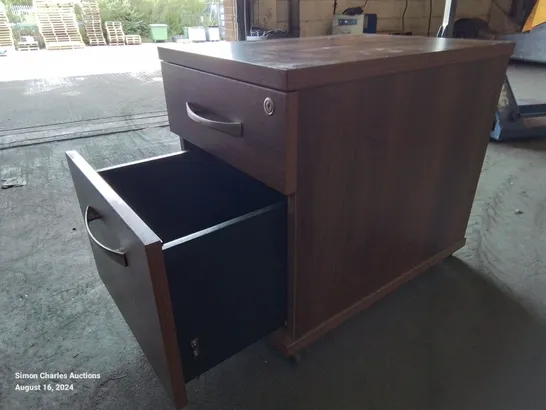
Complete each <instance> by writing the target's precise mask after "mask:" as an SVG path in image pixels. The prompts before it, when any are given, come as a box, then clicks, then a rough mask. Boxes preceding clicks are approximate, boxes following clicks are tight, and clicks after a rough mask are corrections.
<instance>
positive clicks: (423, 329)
mask: <svg viewBox="0 0 546 410" xmlns="http://www.w3.org/2000/svg"><path fill="white" fill-rule="evenodd" d="M545 344H546V330H545V329H544V327H543V326H542V325H540V324H539V323H538V322H535V321H534V320H533V318H532V317H531V316H530V315H529V314H528V313H527V311H526V310H525V309H524V308H523V307H522V306H521V305H520V304H519V303H518V302H517V301H515V300H513V299H512V298H511V296H510V295H509V294H508V293H506V292H505V291H504V290H501V289H500V288H499V287H498V285H496V284H495V283H493V282H492V281H490V280H488V279H486V278H484V277H483V276H482V275H481V274H480V273H479V272H476V271H475V270H473V269H472V268H471V267H470V266H468V265H466V264H465V263H463V262H462V261H460V260H458V259H457V258H450V259H449V260H448V261H446V262H444V263H443V264H442V265H440V266H438V267H436V268H434V269H433V270H431V271H430V272H429V273H427V274H425V275H424V276H423V277H421V278H419V279H417V280H416V281H414V282H413V283H410V284H409V285H407V286H405V287H404V288H402V289H401V290H400V291H399V292H396V293H395V294H393V295H392V296H390V297H388V298H387V299H385V300H384V301H382V302H380V303H379V304H377V305H375V306H374V307H372V308H371V309H369V310H368V311H366V312H364V313H363V314H361V315H359V316H357V317H356V318H354V319H353V320H351V321H349V322H348V323H346V324H345V325H343V326H342V327H340V328H338V329H337V330H336V331H334V332H332V333H330V334H329V335H327V336H326V337H325V338H323V339H322V340H320V341H318V342H317V343H316V344H315V345H313V346H311V347H310V348H308V349H307V351H305V353H304V355H303V360H302V362H301V363H300V364H299V365H297V366H295V365H293V364H291V363H289V362H288V361H286V360H285V359H283V358H282V357H280V355H279V354H277V353H276V352H275V351H273V350H271V349H270V348H269V347H268V346H267V343H265V342H261V343H258V344H256V345H254V346H251V347H250V348H248V349H246V350H245V351H244V352H242V353H241V354H239V355H237V356H236V357H233V358H232V359H230V360H228V361H226V362H225V363H223V364H222V365H220V366H219V367H217V368H216V369H213V370H212V371H211V372H209V373H207V374H205V375H204V376H202V377H201V378H200V379H198V380H196V381H194V382H192V383H190V384H189V385H188V390H189V399H190V403H191V404H190V405H189V406H188V410H197V409H199V410H205V409H207V410H208V409H210V410H220V409H226V410H228V409H229V410H233V409H260V410H270V409H271V410H272V409H275V410H292V409H294V410H295V409H305V410H308V409H309V410H311V409H316V410H319V409H324V410H326V409H328V410H345V409H347V410H349V409H350V410H353V409H354V410H360V409H367V410H375V409H377V410H391V409H404V410H410V409H420V410H424V409H430V410H439V409H454V410H460V409H480V410H486V409H492V410H493V409H494V410H498V409H500V408H503V409H529V410H532V409H537V410H539V409H542V408H543V407H544V403H546V389H544V387H543V386H544V380H546V355H545V354H542V353H537V352H543V351H544V348H543V346H544V345H545ZM137 373H138V372H135V374H137ZM126 382H127V383H130V382H131V381H130V380H127V381H126ZM122 390H125V389H122ZM115 395H116V392H115V390H110V391H109V395H108V396H104V395H101V400H100V402H99V401H94V403H93V406H92V408H94V409H109V408H112V405H114V404H116V405H119V404H120V402H123V400H122V399H121V398H119V397H115ZM133 399H134V402H132V403H128V402H125V403H126V405H127V407H124V408H127V409H129V408H135V407H132V406H135V405H136V406H138V408H141V409H145V408H156V407H155V406H156V405H157V402H155V403H154V402H151V401H148V400H147V395H146V394H145V392H141V393H140V394H137V395H136V396H135V397H134V398H133ZM150 399H151V397H150ZM155 400H157V398H155V399H154V401H155ZM163 405H167V404H165V402H163ZM167 408H168V407H167Z"/></svg>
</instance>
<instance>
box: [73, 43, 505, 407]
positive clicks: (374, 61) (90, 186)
mask: <svg viewBox="0 0 546 410" xmlns="http://www.w3.org/2000/svg"><path fill="white" fill-rule="evenodd" d="M512 49H513V45H512V44H511V43H504V42H484V41H470V40H447V39H436V38H419V37H395V36H375V35H369V36H339V37H316V38H305V39H287V40H272V41H259V42H240V43H211V44H199V45H184V46H180V45H175V46H167V45H166V46H163V47H160V48H159V57H160V59H161V60H162V63H161V64H162V73H163V82H164V88H165V96H166V101H167V108H168V113H169V122H170V127H171V130H172V131H173V132H174V133H176V134H178V135H179V136H180V138H181V142H182V144H183V151H181V152H179V153H176V154H173V155H167V156H163V157H158V158H151V159H148V160H143V161H139V162H135V163H131V164H123V165H120V166H117V167H112V168H108V169H104V170H99V171H95V170H94V169H93V168H92V167H91V166H90V165H89V164H87V163H86V162H85V160H84V159H83V158H82V157H81V156H80V155H78V153H76V152H68V153H67V157H68V162H69V166H70V170H71V173H72V177H73V180H74V185H75V188H76V192H77V195H78V199H79V202H80V205H81V211H82V215H83V216H84V221H85V224H86V227H87V229H88V234H89V237H90V241H91V244H92V249H93V253H94V257H95V260H96V264H97V268H98V271H99V274H100V276H101V278H102V280H103V282H104V283H105V285H106V287H107V288H108V291H109V292H110V294H111V295H112V298H113V299H114V301H115V302H116V304H117V306H118V307H119V309H120V311H121V312H122V314H123V316H124V318H125V320H126V321H127V323H128V325H129V326H130V328H131V330H132V332H133V333H134V335H135V337H136V339H137V341H138V342H139V344H140V346H141V347H142V350H143V351H144V353H145V354H146V356H147V357H148V359H149V361H150V363H151V365H152V366H153V368H154V370H155V372H156V373H157V375H158V378H159V379H160V381H161V382H162V384H163V385H164V386H165V388H166V389H167V391H168V393H169V394H170V395H171V397H172V399H173V401H174V403H175V404H176V405H177V406H178V407H183V406H184V405H185V404H186V391H185V383H187V382H188V381H190V380H191V379H193V378H195V377H197V376H198V375H200V374H202V373H203V372H205V371H207V370H209V369H210V368H212V367H214V366H215V365H217V364H218V363H220V362H221V361H223V360H225V359H226V358H228V357H230V356H232V355H233V354H235V353H237V352H239V351H240V350H242V349H243V348H244V347H245V346H248V345H249V344H251V343H253V342H255V341H257V340H259V339H261V338H263V337H264V336H266V335H269V334H271V335H272V336H271V337H272V339H273V340H274V341H275V343H276V345H277V346H278V347H279V348H280V349H281V350H282V351H283V352H284V353H285V354H286V355H293V354H296V353H297V352H298V351H299V350H300V349H302V348H303V347H305V346H306V345H308V344H309V343H311V342H313V341H314V340H316V339H317V338H319V337H320V336H321V335H323V334H325V333H326V332H328V331H330V330H331V329H333V328H334V327H336V326H337V325H339V324H340V323H342V322H343V321H344V320H346V319H348V318H349V317H351V316H352V315H354V314H355V313H357V312H359V311H361V310H362V309H364V308H365V307H367V306H369V305H370V304H371V303H373V302H374V301H376V300H378V299H379V298H381V297H383V296H385V295H386V294H388V293H389V292H391V291H393V290H394V289H396V288H397V287H398V286H400V285H401V284H403V283H405V282H406V281H408V280H410V279H411V278H413V277H415V276H416V275H418V274H419V273H422V272H424V271H425V270H426V269H428V268H429V267H431V266H432V265H434V264H435V263H438V262H440V261H441V260H442V259H444V258H446V257H447V256H449V255H451V254H452V253H453V252H454V251H456V250H457V249H459V248H460V247H462V246H463V245H464V242H465V240H464V233H465V229H466V225H467V222H468V217H469V214H470V208H471V205H472V201H473V198H474V194H475V190H476V186H477V182H478V178H479V174H480V169H481V165H482V162H483V159H484V155H485V150H486V146H487V142H488V135H489V130H490V127H491V124H492V121H493V116H494V111H495V106H496V103H497V100H498V97H499V93H500V89H501V85H502V82H503V78H504V74H505V71H506V67H507V64H508V60H509V56H510V55H511V52H512Z"/></svg>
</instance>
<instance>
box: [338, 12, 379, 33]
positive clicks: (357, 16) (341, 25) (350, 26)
mask: <svg viewBox="0 0 546 410" xmlns="http://www.w3.org/2000/svg"><path fill="white" fill-rule="evenodd" d="M355 9H356V11H354V10H355ZM359 11H360V13H359ZM376 31H377V14H364V11H363V10H362V9H361V8H360V7H357V8H350V9H347V10H345V11H344V12H343V14H336V15H334V18H333V22H332V34H362V33H375V32H376Z"/></svg>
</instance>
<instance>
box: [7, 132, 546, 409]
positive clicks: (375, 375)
mask: <svg viewBox="0 0 546 410" xmlns="http://www.w3.org/2000/svg"><path fill="white" fill-rule="evenodd" d="M69 149H76V150H78V151H79V152H80V153H81V154H82V155H83V156H84V157H85V158H86V159H87V160H88V161H89V162H90V163H91V164H92V165H93V166H95V167H103V166H108V165H114V164H119V163H123V162H127V161H132V160H136V159H141V158H146V157H150V156H154V155H160V154H164V153H168V152H173V151H176V150H178V149H179V145H178V139H177V138H176V137H175V136H173V135H172V134H170V133H169V132H168V131H167V129H166V128H151V129H147V130H143V131H132V132H127V133H121V134H116V135H107V136H99V137H94V138H86V139H76V140H67V141H61V142H53V143H47V144H39V145H31V146H25V147H13V148H10V149H0V174H1V175H0V177H1V178H6V177H10V176H22V177H24V178H25V179H26V180H27V185H26V186H24V187H19V188H12V189H7V190H0V271H1V275H0V312H2V313H3V314H2V315H0V329H1V330H2V331H0V409H7V410H18V409H70V410H73V409H86V410H88V409H91V410H99V409H101V410H110V409H121V410H124V409H127V410H135V409H143V410H146V409H153V410H156V409H158V410H161V409H165V410H168V409H172V406H171V405H170V403H169V401H168V400H167V397H166V395H165V393H164V391H163V389H162V387H161V386H160V385H159V382H158V381H157V379H156V377H155V375H154V373H153V371H152V370H151V368H150V366H149V364H148V362H147V361H146V359H145V357H144V356H143V354H142V352H141V351H140V349H139V347H138V345H137V344H136V342H135V340H134V339H133V337H132V335H131V333H130V331H129V329H128V327H127V325H126V324H125V322H124V321H123V319H122V317H121V315H120V313H119V312H118V310H117V308H116V307H115V305H114V303H113V301H112V300H111V298H110V297H109V295H108V293H107V291H106V290H105V288H104V286H103V285H102V284H101V282H100V279H99V277H98V275H97V273H96V269H95V266H94V262H93V259H92V256H91V252H90V248H89V242H88V239H87V237H86V235H85V232H84V228H83V223H82V220H81V215H80V213H79V209H78V205H77V199H76V196H75V193H74V190H73V187H72V182H71V179H70V175H69V172H68V169H67V165H66V161H65V158H64V152H65V151H66V150H69ZM545 204H546V141H532V142H520V143H517V144H506V143H502V144H501V143H491V144H490V146H489V148H488V152H487V158H486V161H485V164H484V167H483V172H482V175H481V179H480V184H479V188H478V192H477V196H476V201H475V203H474V207H473V210H472V216H471V218H470V223H469V226H468V231H467V238H468V243H467V246H466V247H465V248H463V249H462V250H461V251H459V252H458V253H457V254H456V258H451V259H449V260H447V261H446V262H444V263H443V264H441V265H439V266H437V267H435V268H433V269H431V270H430V271H429V272H428V273H426V274H425V275H423V276H422V277H420V278H419V279H417V280H415V281H414V282H412V283H410V284H409V285H407V286H405V287H404V288H402V289H401V290H400V291H398V292H396V293H395V294H393V295H392V296H390V297H388V298H387V299H385V300H384V301H382V302H380V303H378V304H376V305H375V306H374V307H372V308H371V309H369V310H368V311H366V312H364V313H363V314H361V315H359V316H358V317H356V318H355V319H354V320H351V321H349V322H348V323H346V324H345V325H343V326H341V327H340V328H339V329H337V330H336V331H335V332H333V333H331V334H329V335H327V336H326V337H324V338H323V339H321V340H320V341H318V342H317V343H316V344H314V345H313V346H311V347H310V348H309V349H308V350H307V351H306V353H305V355H304V357H303V360H302V362H301V363H300V364H299V365H298V366H293V365H292V364H290V363H288V362H287V361H285V360H284V359H283V358H281V357H280V356H279V355H278V354H276V353H275V352H274V351H273V350H271V349H270V348H269V347H268V346H267V344H266V343H265V342H259V343H256V344H254V345H252V346H250V347H249V348H247V349H246V350H244V351H243V352H241V353H240V354H238V355H236V356H234V357H233V358H231V359H229V360H227V361H226V362H224V363H223V364H221V365H219V366H218V367H217V368H215V369H213V370H211V371H210V372H208V373H207V374H205V375H203V376H202V377H201V378H200V379H198V380H195V381H193V382H191V383H189V385H188V391H189V399H190V403H191V404H190V405H189V406H188V410H205V409H207V410H224V409H225V410H234V409H245V410H258V409H259V410H296V409H297V410H300V409H302V410H332V409H335V410H361V409H366V410H376V409H377V410H391V409H392V410H394V409H400V410H417V409H419V410H429V409H430V410H440V409H441V410H451V409H453V410H461V409H472V410H474V409H476V410H488V409H491V410H498V409H508V410H512V409H513V410H521V409H525V410H543V409H544V408H545V406H546V405H545V403H546V389H544V380H546V298H545V297H544V295H546V206H545ZM516 209H518V210H520V212H518V213H515V212H514V211H515V210H516ZM41 371H46V372H50V373H53V372H71V371H75V372H90V373H100V375H101V378H100V379H99V380H75V381H74V387H75V388H74V390H73V391H68V392H53V393H48V392H28V393H22V392H18V391H15V385H16V383H17V381H16V379H15V373H16V372H26V373H35V372H41Z"/></svg>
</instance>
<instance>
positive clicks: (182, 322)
mask: <svg viewBox="0 0 546 410" xmlns="http://www.w3.org/2000/svg"><path fill="white" fill-rule="evenodd" d="M286 209H287V208H286V204H285V203H284V204H278V205H273V206H271V207H268V208H265V209H262V210H259V211H256V212H254V213H252V214H250V215H245V216H243V217H241V218H240V220H237V221H230V222H229V223H227V224H226V225H225V226H220V227H218V228H217V229H216V228H215V229H213V230H212V231H211V232H208V233H205V234H203V235H200V236H198V237H196V238H192V239H190V240H188V241H185V242H183V243H180V244H178V245H176V246H173V247H168V246H169V244H167V245H166V247H168V248H167V249H165V250H164V252H165V260H166V265H167V272H168V276H169V284H170V289H171V295H172V296H171V297H172V300H173V308H174V315H175V321H176V326H177V329H178V340H179V344H180V355H181V356H182V361H183V363H184V377H185V379H186V381H189V380H191V379H193V378H195V377H197V376H199V375H201V374H202V373H204V372H205V371H207V370H208V369H210V368H212V367H214V366H215V365H217V364H219V363H220V362H222V361H223V360H225V359H227V358H229V357H230V356H232V355H234V354H235V353H237V352H239V351H241V350H242V349H244V348H245V347H247V346H249V345H250V344H252V343H254V342H256V341H257V340H259V339H261V338H263V337H264V336H266V335H267V334H269V333H271V332H273V331H275V330H277V329H279V328H281V327H282V326H283V325H284V323H285V321H286V318H287V290H286V286H287V274H286V269H287V229H286Z"/></svg>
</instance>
